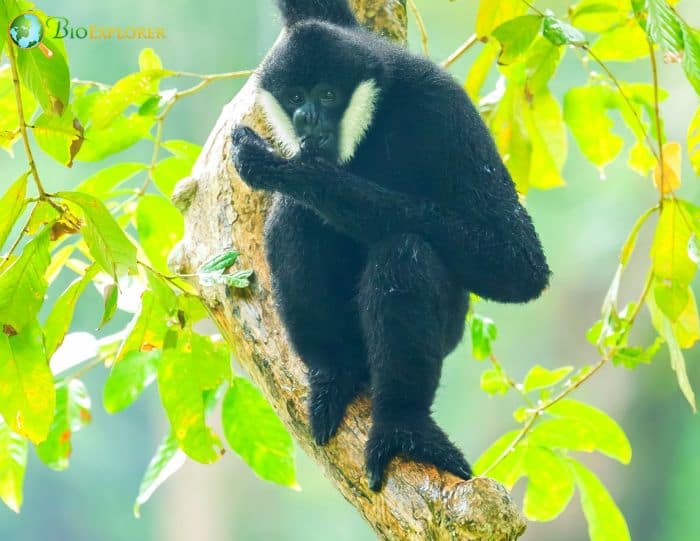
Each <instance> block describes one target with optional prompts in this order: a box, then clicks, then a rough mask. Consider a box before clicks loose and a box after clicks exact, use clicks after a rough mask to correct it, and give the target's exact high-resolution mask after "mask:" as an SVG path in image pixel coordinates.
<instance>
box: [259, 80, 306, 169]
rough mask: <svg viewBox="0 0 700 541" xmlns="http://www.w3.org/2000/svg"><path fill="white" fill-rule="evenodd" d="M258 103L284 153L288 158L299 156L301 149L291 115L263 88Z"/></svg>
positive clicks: (260, 90)
mask: <svg viewBox="0 0 700 541" xmlns="http://www.w3.org/2000/svg"><path fill="white" fill-rule="evenodd" d="M258 103H260V106H261V107H262V110H263V112H264V113H265V120H266V121H267V123H268V125H269V126H270V129H271V130H272V135H273V136H274V138H275V140H276V141H277V142H278V143H279V145H280V146H281V147H282V150H283V151H284V153H285V154H287V155H288V156H294V155H295V154H298V153H299V150H300V148H301V147H300V143H299V137H297V134H296V131H294V126H293V125H292V119H291V118H289V115H288V114H287V112H286V111H285V110H284V109H283V108H282V106H281V105H280V102H279V101H277V98H275V97H274V96H273V95H272V94H271V93H269V92H268V91H267V90H263V89H262V88H261V89H259V90H258Z"/></svg>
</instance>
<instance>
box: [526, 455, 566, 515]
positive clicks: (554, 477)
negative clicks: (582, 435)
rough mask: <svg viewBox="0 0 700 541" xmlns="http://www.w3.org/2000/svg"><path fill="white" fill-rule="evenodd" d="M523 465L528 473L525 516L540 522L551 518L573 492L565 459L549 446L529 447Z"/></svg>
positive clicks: (564, 507) (561, 510) (562, 507)
mask: <svg viewBox="0 0 700 541" xmlns="http://www.w3.org/2000/svg"><path fill="white" fill-rule="evenodd" d="M524 467H525V472H526V474H527V476H528V484H527V489H526V491H525V500H524V503H523V511H524V513H525V516H526V517H527V518H528V519H530V520H537V521H540V522H547V521H550V520H554V519H555V518H557V517H558V516H559V515H560V514H561V513H562V512H563V511H564V509H566V506H567V505H568V504H569V502H570V501H571V498H572V497H573V495H574V479H573V476H572V475H571V471H570V469H569V467H568V464H567V462H566V460H565V459H564V458H563V457H561V456H560V455H559V454H557V453H554V452H552V451H551V450H549V449H545V448H542V447H528V449H527V452H526V453H525V459H524Z"/></svg>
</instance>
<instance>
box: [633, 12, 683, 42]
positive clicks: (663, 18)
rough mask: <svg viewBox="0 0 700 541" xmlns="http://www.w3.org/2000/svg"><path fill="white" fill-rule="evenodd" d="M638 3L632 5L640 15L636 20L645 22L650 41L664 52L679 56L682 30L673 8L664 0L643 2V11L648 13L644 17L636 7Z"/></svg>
mask: <svg viewBox="0 0 700 541" xmlns="http://www.w3.org/2000/svg"><path fill="white" fill-rule="evenodd" d="M639 3H640V2H637V3H633V5H634V6H635V11H637V13H638V15H641V16H640V17H638V20H642V21H645V24H646V31H647V34H649V37H650V38H651V39H652V41H653V42H654V43H656V44H658V45H660V46H661V48H662V49H663V50H664V51H665V52H667V53H670V54H672V55H679V54H680V53H681V51H683V30H682V28H681V21H680V19H679V18H678V15H676V12H675V11H674V10H673V8H672V7H671V6H670V5H669V4H668V2H667V1H666V0H644V9H645V10H647V11H648V13H647V16H646V17H645V16H644V14H643V13H641V14H640V10H639V8H638V7H637V6H636V4H639Z"/></svg>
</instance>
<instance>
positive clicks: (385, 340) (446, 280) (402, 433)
mask: <svg viewBox="0 0 700 541" xmlns="http://www.w3.org/2000/svg"><path fill="white" fill-rule="evenodd" d="M467 299H468V297H467V294H466V292H465V291H463V290H462V289H461V288H459V287H458V286H456V285H455V283H454V281H453V278H452V277H451V276H450V274H449V272H448V271H447V270H446V268H445V267H444V265H443V263H442V261H441V260H440V259H439V258H438V256H437V255H436V254H435V252H434V251H433V249H432V247H431V246H430V245H429V244H428V243H427V242H426V241H424V240H423V239H422V238H421V237H419V236H416V235H409V234H404V235H398V236H394V237H391V238H389V239H386V240H384V241H382V242H380V243H378V244H376V245H374V246H372V247H371V248H370V251H369V256H368V261H367V265H366V267H365V271H364V273H363V276H362V279H361V283H360V295H359V302H360V319H361V322H362V329H363V332H364V335H365V341H366V343H367V348H368V359H369V366H370V373H371V388H372V399H373V405H372V421H373V424H372V429H371V431H370V438H369V441H368V443H367V448H366V465H367V473H368V477H369V483H370V487H371V488H372V489H373V490H379V489H380V488H381V485H382V478H383V475H384V471H385V470H386V468H387V466H388V465H389V462H390V461H391V459H392V458H393V457H395V456H397V455H404V456H406V457H407V458H410V459H412V460H415V461H417V462H424V463H430V464H434V465H435V466H437V467H438V468H441V469H444V470H447V471H450V472H452V473H454V474H455V475H458V476H460V477H462V478H465V479H469V478H470V477H471V469H470V467H469V464H468V463H467V462H466V460H465V459H464V457H463V456H462V453H461V452H460V451H459V450H458V449H457V448H456V447H455V446H454V444H452V443H451V442H450V441H449V439H448V438H447V436H446V435H445V433H444V432H443V431H442V430H441V429H440V427H438V426H437V424H436V423H435V422H434V421H433V419H432V418H431V416H430V408H431V405H432V403H433V399H434V398H435V391H436V389H437V386H438V382H439V379H440V371H441V368H442V361H443V359H444V357H445V356H446V355H447V353H449V351H450V350H452V349H453V348H454V347H455V345H456V344H457V342H458V341H459V339H460V338H461V334H462V331H461V329H463V325H464V323H463V322H464V316H465V314H466V310H467V304H468V302H467ZM455 318H457V322H456V323H455ZM456 328H459V329H460V331H459V332H456V331H455V329H456Z"/></svg>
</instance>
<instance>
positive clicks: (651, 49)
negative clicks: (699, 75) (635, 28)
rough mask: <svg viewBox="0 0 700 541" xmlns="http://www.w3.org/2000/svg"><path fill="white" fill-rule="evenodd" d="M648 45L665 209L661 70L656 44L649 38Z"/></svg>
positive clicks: (662, 196) (661, 195)
mask: <svg viewBox="0 0 700 541" xmlns="http://www.w3.org/2000/svg"><path fill="white" fill-rule="evenodd" d="M647 43H648V44H649V58H650V59H651V74H652V80H653V82H654V115H655V116H656V139H657V143H658V145H659V154H658V156H657V158H658V160H659V167H660V169H661V187H660V188H661V189H660V190H659V191H660V192H661V194H660V196H659V205H661V206H662V207H663V204H664V194H665V193H666V167H665V160H664V143H663V132H662V129H661V97H660V95H659V68H658V66H657V64H656V52H655V51H654V44H653V43H652V41H651V40H650V39H649V38H647Z"/></svg>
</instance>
